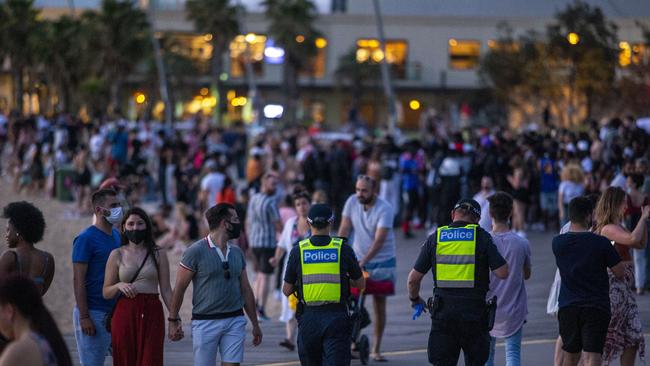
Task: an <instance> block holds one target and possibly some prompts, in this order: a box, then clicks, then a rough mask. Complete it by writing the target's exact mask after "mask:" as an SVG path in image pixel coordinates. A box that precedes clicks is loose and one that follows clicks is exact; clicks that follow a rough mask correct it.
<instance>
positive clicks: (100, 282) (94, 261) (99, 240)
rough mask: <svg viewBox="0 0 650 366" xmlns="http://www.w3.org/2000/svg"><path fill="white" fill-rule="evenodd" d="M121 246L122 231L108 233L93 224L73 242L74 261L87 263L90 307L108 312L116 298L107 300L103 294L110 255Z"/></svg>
mask: <svg viewBox="0 0 650 366" xmlns="http://www.w3.org/2000/svg"><path fill="white" fill-rule="evenodd" d="M119 247H120V233H119V232H118V231H117V230H115V229H113V234H112V235H108V234H106V233H105V232H103V231H101V230H100V229H99V228H97V227H96V226H94V225H92V226H90V227H88V228H87V229H86V230H84V231H82V232H81V234H79V236H77V237H76V238H75V239H74V241H73V244H72V262H73V263H86V264H88V270H87V271H86V281H85V282H86V301H88V309H90V310H99V311H105V312H108V311H110V310H111V308H112V307H113V304H114V303H115V300H105V299H104V296H103V295H102V288H103V287H104V272H105V270H106V262H108V256H109V255H110V254H111V251H112V250H113V249H116V248H119Z"/></svg>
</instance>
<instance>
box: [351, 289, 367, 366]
mask: <svg viewBox="0 0 650 366" xmlns="http://www.w3.org/2000/svg"><path fill="white" fill-rule="evenodd" d="M365 298H366V295H365V294H364V293H363V291H362V292H361V293H358V294H357V296H354V295H352V296H351V297H350V311H351V313H350V319H351V320H352V350H353V351H356V352H358V353H359V360H360V361H361V364H362V365H367V364H368V358H369V356H370V342H369V341H368V336H367V335H365V334H361V330H362V329H363V328H365V327H367V326H368V325H370V314H368V311H367V310H366V308H365V307H364V306H363V303H364V301H365Z"/></svg>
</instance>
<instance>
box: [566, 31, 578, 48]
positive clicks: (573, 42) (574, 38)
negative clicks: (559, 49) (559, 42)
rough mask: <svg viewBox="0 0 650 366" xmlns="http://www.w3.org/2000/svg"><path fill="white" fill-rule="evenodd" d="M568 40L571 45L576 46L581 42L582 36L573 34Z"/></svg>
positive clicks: (570, 34) (567, 37)
mask: <svg viewBox="0 0 650 366" xmlns="http://www.w3.org/2000/svg"><path fill="white" fill-rule="evenodd" d="M566 39H567V40H568V41H569V44H571V45H572V46H575V45H577V44H578V42H580V36H578V34H577V33H574V32H571V33H569V34H568V35H567V36H566Z"/></svg>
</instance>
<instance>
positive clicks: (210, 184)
mask: <svg viewBox="0 0 650 366" xmlns="http://www.w3.org/2000/svg"><path fill="white" fill-rule="evenodd" d="M225 179H226V177H225V176H224V175H223V174H221V173H219V172H212V173H208V174H206V176H205V177H203V179H201V190H202V191H208V207H211V206H212V205H214V204H215V203H216V201H217V193H219V191H221V189H222V188H223V182H224V180H225Z"/></svg>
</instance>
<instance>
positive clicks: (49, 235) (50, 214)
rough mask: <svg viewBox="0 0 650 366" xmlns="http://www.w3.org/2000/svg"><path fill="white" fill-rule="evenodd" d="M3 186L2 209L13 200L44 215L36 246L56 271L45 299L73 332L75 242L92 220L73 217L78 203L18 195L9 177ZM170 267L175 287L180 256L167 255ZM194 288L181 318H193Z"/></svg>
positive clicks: (63, 326)
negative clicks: (49, 257)
mask: <svg viewBox="0 0 650 366" xmlns="http://www.w3.org/2000/svg"><path fill="white" fill-rule="evenodd" d="M2 180H3V183H4V184H0V206H1V207H4V206H5V205H6V204H7V203H9V202H13V201H23V200H24V201H28V202H31V203H33V204H34V205H36V206H37V207H38V208H39V209H40V210H41V211H43V215H44V216H45V223H46V225H47V226H46V228H45V236H44V237H43V241H41V242H39V243H37V244H36V245H37V247H38V248H40V249H42V250H46V251H48V252H50V253H52V255H53V256H54V259H55V264H56V269H55V272H54V280H53V281H52V286H51V287H50V289H49V291H48V292H47V294H46V295H45V297H44V301H45V304H46V305H47V307H48V309H50V311H51V312H52V316H53V317H54V319H55V320H56V321H57V323H58V325H59V327H60V329H61V331H62V332H63V333H64V334H65V333H71V332H73V327H72V309H73V307H74V303H75V302H74V290H73V286H72V258H71V253H72V241H73V240H74V238H75V237H76V236H77V235H78V234H79V233H80V232H81V231H82V230H83V229H84V228H86V227H87V226H89V225H91V223H92V217H91V216H86V217H77V215H75V214H74V212H75V204H74V203H72V202H60V201H58V200H56V199H53V198H45V197H43V196H42V195H38V196H34V195H27V194H16V193H15V192H14V191H13V189H12V187H11V183H10V181H9V180H8V178H7V177H4V179H2ZM5 227H6V220H2V228H3V230H4V228H5ZM6 245H7V244H6V243H3V251H4V250H6ZM168 255H169V262H170V266H171V269H172V270H171V277H172V280H171V284H172V287H173V286H174V281H175V275H176V270H175V268H176V267H177V266H178V262H179V261H180V255H178V254H174V253H173V252H171V251H170V252H168ZM191 298H192V286H190V287H189V288H188V291H187V292H186V293H185V301H184V302H183V307H182V309H181V317H182V319H184V320H185V319H188V320H189V319H190V314H191Z"/></svg>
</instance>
